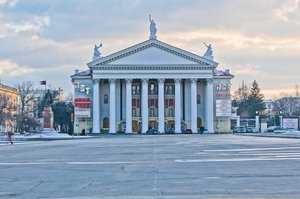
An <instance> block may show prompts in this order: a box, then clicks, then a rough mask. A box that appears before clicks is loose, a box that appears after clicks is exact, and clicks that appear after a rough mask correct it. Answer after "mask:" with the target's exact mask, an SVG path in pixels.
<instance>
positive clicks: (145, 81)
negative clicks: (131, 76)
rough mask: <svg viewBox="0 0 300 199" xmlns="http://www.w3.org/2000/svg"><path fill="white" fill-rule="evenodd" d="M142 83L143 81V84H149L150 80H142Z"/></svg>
mask: <svg viewBox="0 0 300 199" xmlns="http://www.w3.org/2000/svg"><path fill="white" fill-rule="evenodd" d="M141 81H142V83H143V84H148V82H149V79H141Z"/></svg>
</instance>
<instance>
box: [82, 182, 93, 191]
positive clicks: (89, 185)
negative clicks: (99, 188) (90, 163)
mask: <svg viewBox="0 0 300 199" xmlns="http://www.w3.org/2000/svg"><path fill="white" fill-rule="evenodd" d="M92 185H93V183H89V184H87V185H85V186H83V187H81V188H80V190H82V189H86V188H88V187H91V186H92Z"/></svg>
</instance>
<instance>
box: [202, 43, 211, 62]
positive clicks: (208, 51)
mask: <svg viewBox="0 0 300 199" xmlns="http://www.w3.org/2000/svg"><path fill="white" fill-rule="evenodd" d="M203 43H204V45H205V46H206V47H207V50H206V52H205V53H204V55H203V57H205V58H207V59H210V60H213V55H212V54H213V49H212V47H211V44H209V45H207V44H206V43H205V42H203Z"/></svg>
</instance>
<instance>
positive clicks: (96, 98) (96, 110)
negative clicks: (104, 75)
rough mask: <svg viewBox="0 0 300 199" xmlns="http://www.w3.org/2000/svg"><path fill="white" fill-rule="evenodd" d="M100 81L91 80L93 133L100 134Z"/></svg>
mask: <svg viewBox="0 0 300 199" xmlns="http://www.w3.org/2000/svg"><path fill="white" fill-rule="evenodd" d="M99 83H100V80H99V79H94V80H93V133H100V84H99Z"/></svg>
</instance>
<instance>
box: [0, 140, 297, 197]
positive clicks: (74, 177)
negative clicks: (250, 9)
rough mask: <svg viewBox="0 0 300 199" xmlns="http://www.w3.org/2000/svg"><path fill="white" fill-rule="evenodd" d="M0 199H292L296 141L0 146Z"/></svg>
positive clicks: (61, 142)
mask: <svg viewBox="0 0 300 199" xmlns="http://www.w3.org/2000/svg"><path fill="white" fill-rule="evenodd" d="M0 171H1V172H0V198H126V199H127V198H300V189H299V188H300V140H299V139H281V138H276V139H274V138H266V137H252V136H238V135H132V136H131V135H127V136H125V135H116V136H109V135H106V136H100V137H98V138H95V139H86V140H56V141H27V142H19V143H16V144H14V145H8V144H0Z"/></svg>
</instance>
